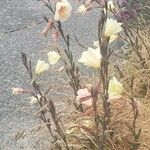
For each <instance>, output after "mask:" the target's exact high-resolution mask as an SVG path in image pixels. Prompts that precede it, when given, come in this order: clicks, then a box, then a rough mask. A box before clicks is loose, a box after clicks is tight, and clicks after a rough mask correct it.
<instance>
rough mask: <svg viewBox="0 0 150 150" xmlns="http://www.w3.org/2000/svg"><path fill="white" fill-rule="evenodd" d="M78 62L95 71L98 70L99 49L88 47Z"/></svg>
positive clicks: (99, 60)
mask: <svg viewBox="0 0 150 150" xmlns="http://www.w3.org/2000/svg"><path fill="white" fill-rule="evenodd" d="M78 61H79V62H81V63H83V64H84V65H86V66H89V67H93V68H95V69H97V68H99V67H100V62H101V55H100V49H99V48H96V49H93V48H91V47H89V48H88V50H87V51H84V52H83V53H82V56H81V58H80V59H79V60H78Z"/></svg>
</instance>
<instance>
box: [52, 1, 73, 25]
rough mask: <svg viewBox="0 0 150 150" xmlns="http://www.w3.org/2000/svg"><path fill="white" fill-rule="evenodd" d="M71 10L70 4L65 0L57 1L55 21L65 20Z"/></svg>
mask: <svg viewBox="0 0 150 150" xmlns="http://www.w3.org/2000/svg"><path fill="white" fill-rule="evenodd" d="M71 10H72V7H71V4H70V3H69V2H68V1H67V0H61V1H60V2H57V3H56V11H55V16H54V19H55V20H56V21H58V20H59V21H62V22H64V21H66V20H67V19H68V18H69V17H70V14H71Z"/></svg>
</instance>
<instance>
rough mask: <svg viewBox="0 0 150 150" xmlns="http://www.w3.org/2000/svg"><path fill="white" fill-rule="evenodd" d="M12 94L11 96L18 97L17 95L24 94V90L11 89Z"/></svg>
mask: <svg viewBox="0 0 150 150" xmlns="http://www.w3.org/2000/svg"><path fill="white" fill-rule="evenodd" d="M11 91H12V94H13V95H18V94H22V93H24V92H25V90H24V89H23V88H14V87H13V88H11Z"/></svg>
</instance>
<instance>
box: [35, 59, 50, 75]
mask: <svg viewBox="0 0 150 150" xmlns="http://www.w3.org/2000/svg"><path fill="white" fill-rule="evenodd" d="M48 69H49V64H47V63H45V61H42V60H40V59H39V60H38V62H37V64H36V68H35V74H37V75H39V74H40V73H42V72H44V71H46V70H48Z"/></svg>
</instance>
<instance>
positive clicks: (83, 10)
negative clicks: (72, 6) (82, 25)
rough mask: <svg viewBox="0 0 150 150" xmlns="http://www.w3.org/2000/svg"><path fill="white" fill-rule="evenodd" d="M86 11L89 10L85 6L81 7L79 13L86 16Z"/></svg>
mask: <svg viewBox="0 0 150 150" xmlns="http://www.w3.org/2000/svg"><path fill="white" fill-rule="evenodd" d="M86 11H87V8H86V7H85V5H84V4H83V5H81V6H80V7H79V8H78V10H77V12H78V13H80V14H82V15H85V13H86Z"/></svg>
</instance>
